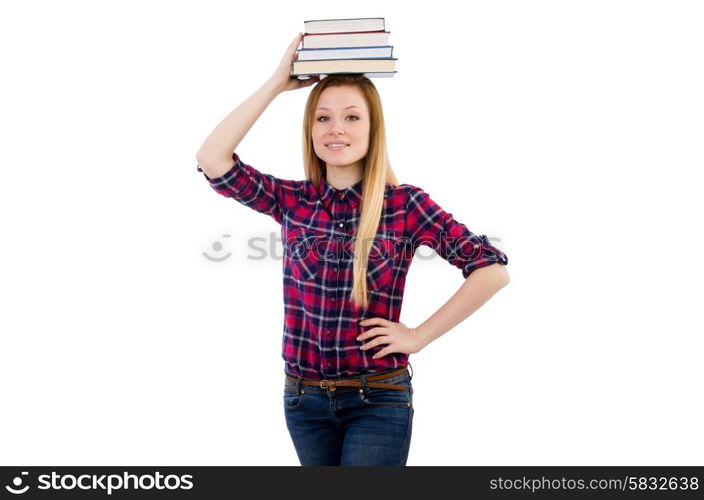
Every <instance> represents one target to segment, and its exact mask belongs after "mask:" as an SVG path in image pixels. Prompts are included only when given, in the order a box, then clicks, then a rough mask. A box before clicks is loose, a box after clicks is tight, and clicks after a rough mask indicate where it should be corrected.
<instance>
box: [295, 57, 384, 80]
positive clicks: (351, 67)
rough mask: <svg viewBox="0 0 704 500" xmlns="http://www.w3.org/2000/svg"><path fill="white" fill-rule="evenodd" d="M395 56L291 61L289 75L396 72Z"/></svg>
mask: <svg viewBox="0 0 704 500" xmlns="http://www.w3.org/2000/svg"><path fill="white" fill-rule="evenodd" d="M396 61H397V59H396V58H393V57H391V58H375V59H324V60H316V61H293V69H292V71H291V75H293V76H298V75H323V74H325V75H329V74H334V73H390V74H389V75H388V76H393V73H395V72H396Z"/></svg>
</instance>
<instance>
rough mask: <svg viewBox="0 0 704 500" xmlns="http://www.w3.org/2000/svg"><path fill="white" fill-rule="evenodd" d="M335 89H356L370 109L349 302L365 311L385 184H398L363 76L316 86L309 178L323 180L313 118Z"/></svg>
mask: <svg viewBox="0 0 704 500" xmlns="http://www.w3.org/2000/svg"><path fill="white" fill-rule="evenodd" d="M333 86H335V87H341V86H352V87H357V88H358V89H360V90H361V91H362V94H363V95H364V98H365V100H366V102H367V106H368V108H369V118H370V129H369V149H368V151H367V155H366V156H365V157H364V171H363V174H362V203H361V204H362V213H361V215H360V219H359V225H358V226H357V234H356V235H355V244H354V267H353V275H354V281H353V286H352V292H351V294H350V299H351V300H352V301H353V303H354V304H355V305H356V306H357V307H361V308H364V309H366V308H367V306H368V304H369V302H368V297H367V273H366V269H367V265H368V262H369V252H370V249H371V246H372V243H373V241H374V238H375V236H376V232H377V230H378V228H379V219H380V217H381V209H382V206H383V203H384V191H385V189H386V183H389V184H391V185H393V186H396V185H398V181H397V180H396V176H395V175H394V172H393V170H392V169H391V164H390V163H389V158H388V153H387V148H386V129H385V126H384V113H383V110H382V106H381V99H380V97H379V93H378V92H377V90H376V87H375V86H374V84H373V83H372V81H371V80H370V79H369V78H367V77H365V76H364V75H352V74H337V75H328V76H327V77H325V78H323V79H322V80H321V81H320V82H319V83H318V84H316V85H315V87H313V89H312V90H311V92H310V94H309V95H308V101H307V102H306V107H305V113H304V115H303V167H304V170H305V175H306V179H308V180H309V181H311V182H313V183H314V184H316V185H317V184H318V183H319V182H320V180H321V179H322V178H323V172H324V171H325V162H324V161H322V160H321V159H320V158H318V156H317V155H316V154H315V150H314V149H313V139H312V129H313V119H314V117H315V109H316V108H317V106H318V101H319V100H320V95H321V94H322V93H323V91H324V90H325V89H326V88H328V87H333Z"/></svg>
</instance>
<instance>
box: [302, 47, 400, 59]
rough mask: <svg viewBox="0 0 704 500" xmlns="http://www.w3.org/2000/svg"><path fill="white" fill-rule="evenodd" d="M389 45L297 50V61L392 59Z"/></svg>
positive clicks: (391, 50) (391, 49)
mask: <svg viewBox="0 0 704 500" xmlns="http://www.w3.org/2000/svg"><path fill="white" fill-rule="evenodd" d="M393 50H394V48H393V47H392V46H391V45H383V46H381V47H325V48H322V49H298V50H297V51H296V52H297V53H298V61H315V60H320V59H370V58H374V57H393Z"/></svg>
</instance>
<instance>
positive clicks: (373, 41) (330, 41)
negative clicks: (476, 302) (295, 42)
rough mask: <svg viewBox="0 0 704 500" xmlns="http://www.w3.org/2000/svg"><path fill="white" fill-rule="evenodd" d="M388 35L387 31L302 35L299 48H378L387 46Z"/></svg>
mask: <svg viewBox="0 0 704 500" xmlns="http://www.w3.org/2000/svg"><path fill="white" fill-rule="evenodd" d="M389 34H390V33H389V32H388V31H363V32H361V31H360V32H358V33H349V32H347V33H318V34H304V35H303V42H302V44H301V48H304V49H324V48H338V47H379V46H381V45H389Z"/></svg>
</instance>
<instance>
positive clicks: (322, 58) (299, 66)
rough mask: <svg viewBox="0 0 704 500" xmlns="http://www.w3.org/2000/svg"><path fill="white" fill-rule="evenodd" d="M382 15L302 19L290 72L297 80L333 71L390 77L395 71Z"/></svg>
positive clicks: (334, 72) (394, 63) (321, 75)
mask: <svg viewBox="0 0 704 500" xmlns="http://www.w3.org/2000/svg"><path fill="white" fill-rule="evenodd" d="M389 35H390V33H389V32H388V31H386V26H385V23H384V18H383V17H363V18H356V19H323V20H315V21H305V23H304V33H303V43H302V44H301V48H300V49H298V50H297V51H296V52H297V54H298V59H296V60H294V61H293V65H292V68H291V75H292V76H295V77H297V78H299V79H301V80H304V79H308V78H311V77H313V76H320V77H323V76H325V75H331V74H336V73H363V74H364V75H365V76H367V77H369V78H372V77H392V76H394V74H395V73H396V61H397V59H396V58H395V57H393V49H394V48H393V46H391V45H389Z"/></svg>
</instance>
